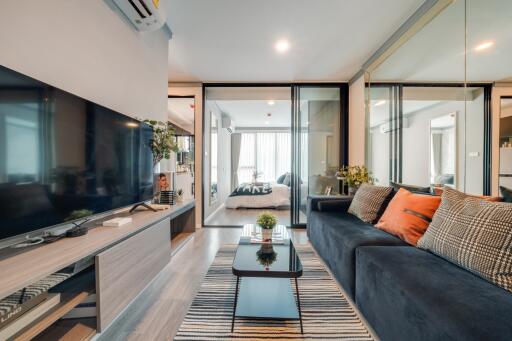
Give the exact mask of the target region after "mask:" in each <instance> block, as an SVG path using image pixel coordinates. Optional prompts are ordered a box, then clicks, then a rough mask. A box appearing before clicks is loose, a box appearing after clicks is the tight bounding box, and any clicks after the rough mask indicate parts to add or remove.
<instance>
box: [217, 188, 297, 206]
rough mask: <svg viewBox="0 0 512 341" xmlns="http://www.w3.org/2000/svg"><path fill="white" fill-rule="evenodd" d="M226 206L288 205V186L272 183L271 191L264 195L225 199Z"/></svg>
mask: <svg viewBox="0 0 512 341" xmlns="http://www.w3.org/2000/svg"><path fill="white" fill-rule="evenodd" d="M225 205H226V208H241V207H244V208H275V207H283V206H290V188H289V187H288V186H286V185H281V184H272V193H270V194H265V195H239V196H235V197H228V198H227V199H226V203H225Z"/></svg>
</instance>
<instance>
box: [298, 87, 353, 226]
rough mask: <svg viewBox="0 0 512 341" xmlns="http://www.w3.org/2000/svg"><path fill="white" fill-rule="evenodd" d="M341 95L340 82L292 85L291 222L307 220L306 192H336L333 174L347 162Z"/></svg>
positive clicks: (316, 193) (344, 102)
mask: <svg viewBox="0 0 512 341" xmlns="http://www.w3.org/2000/svg"><path fill="white" fill-rule="evenodd" d="M345 95H346V91H345V90H344V89H343V88H342V87H340V85H296V86H294V87H293V108H292V112H293V118H292V149H293V150H292V174H293V176H292V179H291V180H292V212H291V213H292V225H295V226H297V225H303V224H305V223H306V222H307V216H306V205H307V198H308V196H309V195H336V194H339V193H340V187H339V182H338V181H337V179H336V176H335V174H336V172H337V170H338V169H339V167H340V166H341V165H343V164H346V163H347V160H346V158H347V155H346V154H347V153H346V148H345V146H346V143H345V141H346V126H345V124H343V123H342V122H345V119H344V118H343V117H342V113H345V110H344V105H346V99H345V98H344V97H343V101H342V96H345Z"/></svg>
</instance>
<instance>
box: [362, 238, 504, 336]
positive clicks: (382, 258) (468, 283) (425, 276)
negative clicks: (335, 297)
mask: <svg viewBox="0 0 512 341" xmlns="http://www.w3.org/2000/svg"><path fill="white" fill-rule="evenodd" d="M356 260H357V265H356V304H357V306H358V307H359V309H360V311H361V312H362V313H363V315H364V316H365V318H366V320H367V321H368V322H369V324H370V325H371V326H372V327H373V329H374V330H375V331H376V333H377V334H378V335H379V336H380V338H381V339H382V340H383V341H387V340H393V341H400V340H404V341H405V340H407V341H409V340H417V341H421V340H425V341H426V340H428V341H432V340H466V341H471V340H475V341H476V340H495V341H497V340H512V323H510V316H512V294H510V292H508V291H506V290H503V289H502V288H500V287H497V286H495V285H493V284H491V283H489V282H487V281H485V280H483V279H481V278H479V277H478V276H475V275H474V274H472V273H470V272H469V271H466V270H464V269H462V268H460V267H458V266H456V265H454V264H452V263H450V262H448V261H446V260H444V259H442V258H440V257H438V256H435V255H433V254H431V253H429V252H427V251H424V250H420V249H418V248H413V247H377V246H371V247H360V248H358V249H357V253H356Z"/></svg>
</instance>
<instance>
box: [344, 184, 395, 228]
mask: <svg viewBox="0 0 512 341" xmlns="http://www.w3.org/2000/svg"><path fill="white" fill-rule="evenodd" d="M392 195H393V187H383V186H374V185H369V184H362V185H361V186H360V187H359V189H358V190H357V192H356V194H355V195H354V199H352V203H351V204H350V207H349V208H348V213H350V214H353V215H355V216H356V217H358V218H359V219H361V220H362V221H364V222H365V223H370V224H375V223H376V222H377V221H378V220H379V218H380V216H381V215H382V213H383V212H384V208H385V206H386V204H387V203H389V199H390V197H391V196H392Z"/></svg>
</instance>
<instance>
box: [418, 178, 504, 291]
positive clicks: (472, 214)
mask: <svg viewBox="0 0 512 341" xmlns="http://www.w3.org/2000/svg"><path fill="white" fill-rule="evenodd" d="M417 246H418V247H420V248H422V249H425V250H428V251H431V252H432V253H435V254H436V255H438V256H440V257H443V258H445V259H446V260H448V261H450V262H453V263H455V264H457V265H459V266H461V267H463V268H465V269H467V270H469V271H471V272H473V273H474V274H476V275H478V276H480V277H482V278H484V279H486V280H488V281H490V282H492V283H494V284H496V285H498V286H500V287H502V288H504V289H506V290H508V291H512V204H510V203H503V202H490V201H486V200H482V199H479V198H475V197H471V196H468V195H466V194H464V193H461V192H459V191H456V190H454V189H450V188H448V187H446V188H445V189H444V192H443V196H442V200H441V205H440V206H439V208H438V210H437V211H436V214H435V215H434V217H433V218H432V223H431V224H430V226H429V228H428V229H427V232H426V233H425V234H424V235H423V237H421V238H420V240H419V241H418V244H417Z"/></svg>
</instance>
